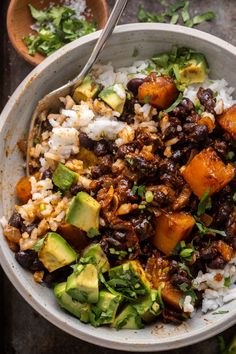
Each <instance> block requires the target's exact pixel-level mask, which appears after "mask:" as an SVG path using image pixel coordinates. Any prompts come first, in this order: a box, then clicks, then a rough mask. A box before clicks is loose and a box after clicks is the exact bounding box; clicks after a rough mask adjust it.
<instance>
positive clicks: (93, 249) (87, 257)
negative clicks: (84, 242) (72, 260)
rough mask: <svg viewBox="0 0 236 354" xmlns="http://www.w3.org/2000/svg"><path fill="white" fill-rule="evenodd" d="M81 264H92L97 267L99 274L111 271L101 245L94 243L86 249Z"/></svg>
mask: <svg viewBox="0 0 236 354" xmlns="http://www.w3.org/2000/svg"><path fill="white" fill-rule="evenodd" d="M80 262H81V263H83V264H84V263H92V264H94V265H95V266H96V267H97V270H98V273H100V272H101V273H104V272H107V271H108V270H109V269H110V264H109V262H108V259H107V256H106V255H105V253H104V252H103V249H102V247H101V246H100V245H99V243H92V244H91V245H89V246H88V247H86V248H85V250H84V251H83V254H82V258H81V259H80Z"/></svg>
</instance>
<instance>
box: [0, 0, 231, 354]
mask: <svg viewBox="0 0 236 354" xmlns="http://www.w3.org/2000/svg"><path fill="white" fill-rule="evenodd" d="M94 1H96V0H94ZM113 3H114V0H110V1H109V4H110V6H111V7H112V5H113ZM140 4H143V5H145V8H146V9H148V10H149V11H159V9H160V5H159V1H158V0H142V1H141V0H129V4H128V6H127V8H126V10H125V12H124V14H123V16H122V18H121V21H120V22H121V23H130V22H137V11H138V6H139V5H140ZM7 5H8V1H7V0H2V1H0V12H1V13H0V15H1V16H0V24H1V25H0V87H1V91H0V111H1V110H2V108H3V107H4V105H5V103H6V102H7V100H8V97H9V95H11V94H12V92H13V91H14V90H15V88H16V87H17V86H18V84H19V83H20V82H21V81H22V80H23V79H24V77H25V76H26V75H27V74H28V73H29V72H30V71H31V70H32V67H31V66H30V65H29V64H27V63H26V62H25V61H24V60H23V59H22V58H21V57H20V56H18V54H17V53H16V52H15V50H14V49H13V48H12V46H11V44H10V42H9V40H8V37H7V33H6V26H5V22H6V10H7ZM235 5H236V1H235V0H224V1H222V0H207V1H206V0H190V7H191V12H192V14H195V13H196V12H197V13H199V12H204V11H208V10H210V9H212V10H214V11H215V12H216V13H217V19H216V20H215V21H213V22H208V23H203V24H201V25H199V26H198V29H201V30H203V31H206V32H210V33H212V34H215V35H217V36H218V37H221V38H223V39H225V40H227V41H228V42H230V43H232V44H234V45H236V6H235ZM16 20H17V19H16ZM222 60H223V58H222ZM0 283H1V291H0V321H1V328H2V329H1V333H0V346H1V347H0V354H3V353H4V354H59V353H60V354H73V353H80V354H83V353H88V352H94V353H96V354H99V353H104V354H112V353H116V351H114V350H109V349H104V348H100V347H97V346H94V345H92V344H88V343H85V342H83V341H82V340H79V339H76V338H74V337H71V336H70V335H68V334H66V333H64V332H62V331H61V330H59V329H58V328H56V327H54V326H53V325H52V324H50V323H49V322H47V321H46V320H45V319H44V318H42V317H41V316H40V315H39V314H38V313H36V312H35V311H34V310H33V309H32V308H31V307H30V306H29V305H28V304H27V303H26V302H25V301H24V300H23V298H22V297H21V296H20V295H19V294H18V293H17V291H16V290H15V288H14V287H13V286H12V284H10V282H9V280H8V279H7V277H6V276H5V275H4V274H3V272H0ZM235 332H236V326H234V327H233V328H231V329H229V330H227V331H225V332H224V333H223V336H224V338H225V339H226V341H228V340H229V339H230V338H231V337H232V335H233V334H234V333H235ZM120 353H122V352H120ZM166 353H173V354H185V353H186V354H187V353H201V354H216V353H219V350H218V344H217V337H213V338H211V339H209V340H207V341H204V342H201V343H198V344H196V345H194V346H190V347H186V348H184V349H178V350H174V351H171V352H166Z"/></svg>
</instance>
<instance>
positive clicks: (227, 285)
mask: <svg viewBox="0 0 236 354" xmlns="http://www.w3.org/2000/svg"><path fill="white" fill-rule="evenodd" d="M230 285H231V278H230V277H227V278H225V279H224V286H225V287H226V288H229V287H230Z"/></svg>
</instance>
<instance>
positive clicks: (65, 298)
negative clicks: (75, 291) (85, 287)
mask: <svg viewBox="0 0 236 354" xmlns="http://www.w3.org/2000/svg"><path fill="white" fill-rule="evenodd" d="M54 294H55V296H56V298H57V301H58V303H59V305H60V306H61V307H62V308H63V309H65V310H66V311H68V312H70V313H71V314H72V315H74V316H75V317H78V318H79V319H80V321H82V322H85V323H88V322H89V313H90V306H91V305H89V304H86V303H83V304H82V303H81V302H79V301H77V300H74V299H72V297H71V296H70V295H68V294H67V293H66V282H64V283H60V284H57V285H56V286H55V287H54Z"/></svg>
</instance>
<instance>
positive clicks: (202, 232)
mask: <svg viewBox="0 0 236 354" xmlns="http://www.w3.org/2000/svg"><path fill="white" fill-rule="evenodd" d="M196 226H197V228H198V230H199V231H200V235H201V236H203V235H205V234H210V233H214V234H218V235H220V236H226V233H225V231H223V230H216V229H211V228H208V227H206V226H205V225H203V224H202V223H201V222H196Z"/></svg>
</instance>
